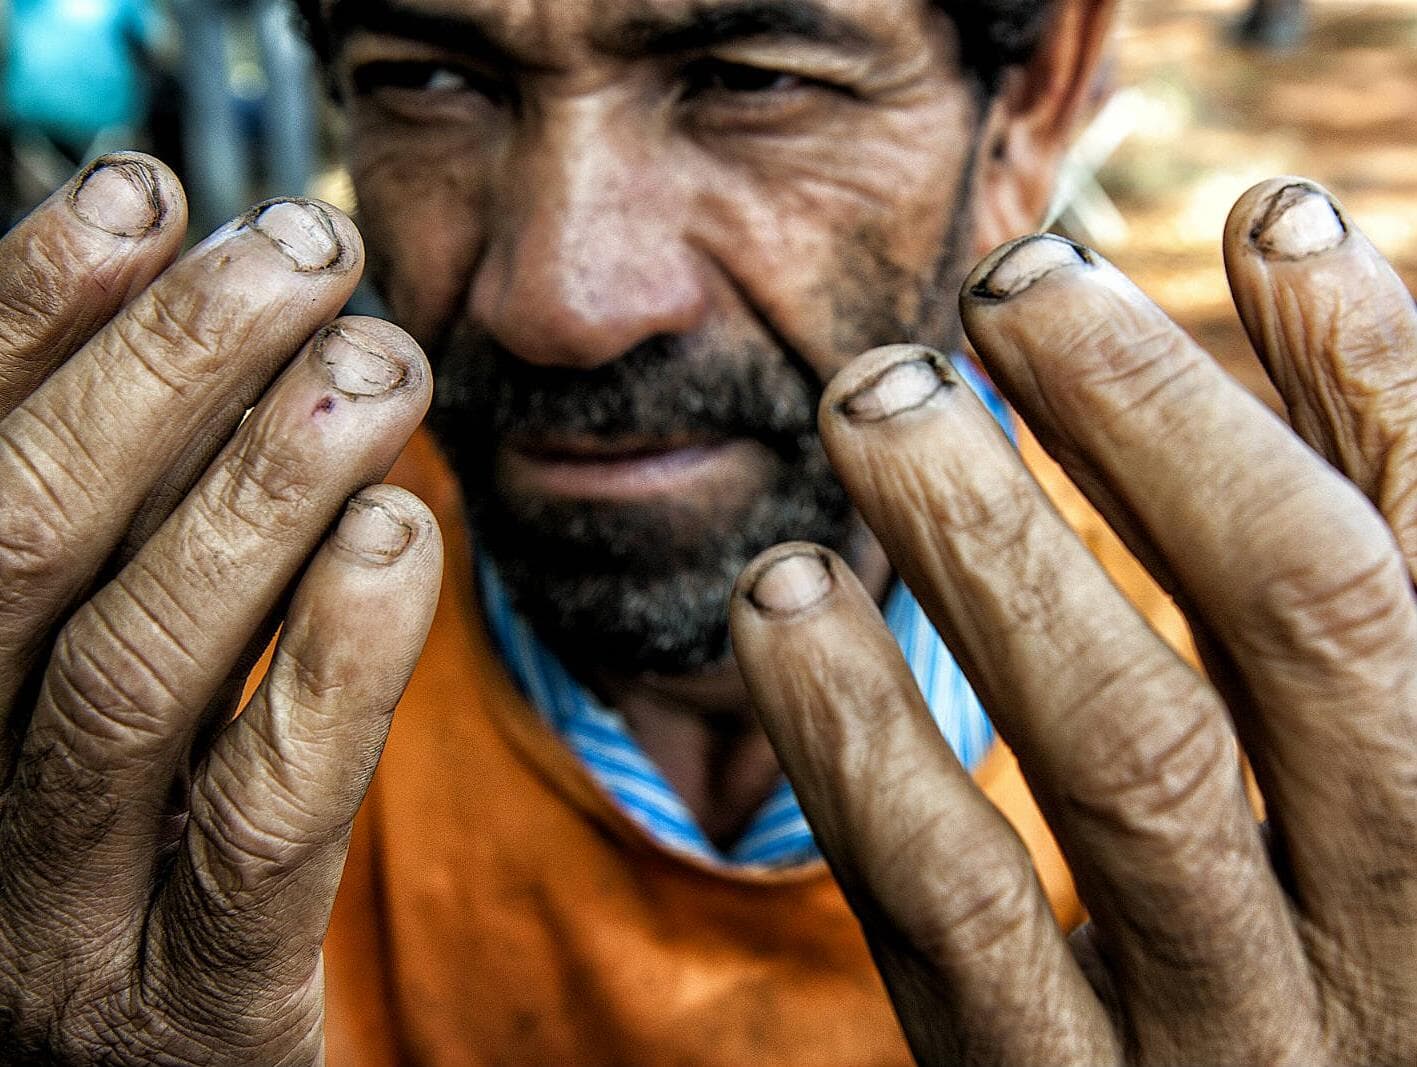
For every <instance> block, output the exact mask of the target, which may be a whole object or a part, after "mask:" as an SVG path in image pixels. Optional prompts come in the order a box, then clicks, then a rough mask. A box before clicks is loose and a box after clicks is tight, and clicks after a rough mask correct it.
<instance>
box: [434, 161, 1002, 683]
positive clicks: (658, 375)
mask: <svg viewBox="0 0 1417 1067" xmlns="http://www.w3.org/2000/svg"><path fill="white" fill-rule="evenodd" d="M977 151H978V145H977V144H974V145H973V146H972V147H971V151H970V155H969V158H968V160H967V162H966V165H965V167H964V170H963V173H964V174H965V175H967V176H972V175H973V174H974V169H975V168H974V159H975V154H976V153H977ZM969 202H970V196H969V181H968V180H966V181H965V182H963V183H962V184H961V187H960V189H959V191H958V193H957V198H956V202H955V204H954V215H953V224H952V225H951V226H950V228H949V230H948V232H947V234H946V235H945V239H944V242H943V246H942V247H941V248H940V250H939V254H938V257H937V258H936V259H935V261H934V263H933V264H931V266H930V268H928V269H927V270H926V271H925V272H924V273H923V274H921V275H912V274H910V273H909V272H907V271H905V270H903V269H901V268H900V267H898V266H897V265H895V264H893V263H892V262H891V260H890V257H889V256H888V254H887V253H886V251H885V246H886V242H884V241H883V240H877V239H876V238H875V236H874V235H873V234H872V233H870V232H863V233H858V234H856V235H854V236H853V237H852V238H851V239H848V240H846V241H843V242H842V244H841V246H840V247H839V249H838V254H837V256H836V262H837V264H838V265H839V267H840V275H839V278H840V279H841V280H840V283H839V284H838V285H837V286H836V287H835V288H834V289H833V294H832V308H831V310H832V318H833V322H834V329H833V331H832V332H833V341H834V347H835V348H836V349H837V350H838V351H839V352H841V353H844V354H845V355H846V356H850V355H854V354H855V353H858V352H862V351H865V350H866V349H868V348H871V347H874V346H876V345H880V344H886V343H889V342H896V341H914V342H919V343H922V344H926V345H932V346H934V347H936V348H939V349H941V350H942V351H951V350H954V349H957V348H958V345H959V343H960V339H961V335H962V330H961V327H960V323H959V319H958V316H957V312H956V306H955V303H954V301H953V300H947V299H944V297H943V294H946V293H950V294H952V293H955V292H958V290H959V286H960V284H962V282H963V280H964V275H965V273H966V269H967V266H968V263H967V262H966V258H965V253H966V250H967V247H968V242H967V236H968V227H967V224H966V220H967V218H968V214H967V212H966V210H965V209H966V206H967V205H968V204H969ZM429 355H430V357H431V358H432V363H433V367H434V369H435V373H436V380H437V388H436V390H435V395H434V399H433V406H432V409H431V411H430V414H429V425H430V427H431V428H432V430H433V432H434V434H435V435H436V437H437V438H438V440H439V442H440V444H441V445H442V447H443V449H444V451H445V452H446V453H447V454H448V456H449V459H450V460H451V462H452V464H453V467H454V470H455V471H456V473H457V476H458V479H459V482H460V483H461V486H462V490H463V496H464V500H465V502H466V506H467V508H468V514H469V519H470V521H471V524H472V528H473V530H474V531H475V532H476V537H477V544H478V550H479V551H481V552H484V553H486V554H487V556H488V557H489V558H490V560H491V561H492V563H493V564H494V565H495V566H496V568H497V570H498V572H499V574H500V575H501V577H502V580H503V584H504V585H505V586H506V588H507V591H508V595H509V596H510V598H511V600H512V604H513V606H514V607H515V608H516V609H517V610H518V611H519V612H520V613H521V614H522V615H523V616H524V617H525V618H526V619H527V621H528V622H529V623H530V624H531V626H532V628H533V629H534V630H535V632H536V633H537V636H538V637H539V638H540V639H541V640H542V641H543V642H545V643H546V645H547V646H548V647H549V648H551V650H552V651H554V652H555V653H556V654H557V655H558V656H559V657H560V658H561V659H562V661H563V662H564V663H566V665H567V666H568V667H569V668H570V669H571V671H572V673H574V674H577V676H579V677H582V678H585V677H587V676H591V675H594V674H602V675H611V676H619V677H634V676H636V675H641V674H645V673H657V674H666V675H683V674H688V673H690V672H693V671H696V670H699V669H701V668H704V667H708V666H710V665H713V664H717V663H720V662H722V661H723V660H725V659H726V658H727V656H728V655H729V653H730V649H729V643H728V600H729V596H730V594H731V593H732V590H733V584H734V582H735V581H736V580H737V576H738V574H739V573H740V572H741V571H742V569H743V568H744V567H746V566H747V564H748V563H749V562H751V561H752V559H753V558H754V557H755V556H757V555H758V554H759V553H760V552H763V551H765V550H766V549H768V548H770V547H772V546H773V545H775V544H778V543H780V542H782V541H791V540H804V541H814V542H816V543H818V544H822V545H825V546H827V547H829V548H831V549H833V550H835V551H836V552H838V553H839V554H841V555H843V556H844V557H846V558H847V560H848V562H853V557H854V556H855V555H856V553H857V551H859V549H860V547H861V545H862V544H863V541H864V537H863V535H864V534H865V527H864V524H863V523H862V521H861V519H860V518H859V517H858V516H857V514H856V512H855V511H854V510H853V508H852V505H851V503H850V500H849V499H848V497H847V495H846V492H845V490H844V489H843V488H842V487H841V484H840V483H839V482H838V480H837V478H836V475H835V473H834V472H833V470H832V468H831V465H830V463H829V462H828V460H827V458H826V453H825V451H824V449H823V448H822V444H821V440H820V438H819V437H818V433H817V405H818V402H819V401H820V399H821V395H822V392H823V390H824V388H825V384H824V382H823V381H822V380H821V379H820V378H819V377H818V375H817V374H815V373H814V372H813V371H812V370H811V369H810V367H809V365H808V364H807V362H806V361H805V360H803V359H802V358H801V356H800V355H798V354H797V353H795V352H793V351H791V350H790V349H789V348H788V347H786V345H785V344H779V343H778V342H777V341H776V339H775V338H772V337H768V336H763V335H760V334H757V333H750V334H749V335H748V336H746V337H743V336H738V337H727V336H717V337H716V336H714V333H713V331H711V330H710V331H706V332H705V333H704V334H702V335H695V336H693V337H683V336H672V337H671V336H663V337H656V338H653V339H652V340H650V341H649V342H647V343H645V344H642V345H640V346H638V347H636V348H634V349H632V350H631V351H629V352H627V353H626V354H625V355H624V356H622V357H621V358H619V359H617V360H615V361H613V362H611V363H608V364H605V365H602V366H600V367H597V368H595V369H593V370H590V371H585V370H576V369H568V368H564V367H546V366H537V365H534V364H530V363H527V362H525V361H523V360H520V359H518V358H516V357H515V356H514V355H512V354H511V353H509V352H508V351H507V350H506V349H505V348H504V347H502V346H501V345H500V344H498V343H497V341H496V340H495V339H493V338H491V337H489V336H487V335H486V334H483V333H479V332H477V331H476V330H474V329H472V328H470V327H468V326H466V325H460V326H454V327H453V328H452V329H451V330H450V331H449V332H448V333H446V334H445V335H444V337H443V338H442V339H441V340H440V341H439V342H437V343H435V344H433V345H431V346H430V351H429ZM523 435H525V436H527V437H530V438H533V439H534V438H536V437H539V436H542V435H548V436H549V435H588V436H595V437H603V438H607V439H611V438H616V437H629V438H644V439H650V440H654V439H663V440H675V439H686V440H696V439H705V440H716V439H722V440H734V439H738V440H749V441H752V442H755V443H756V444H758V445H760V446H762V449H763V451H764V453H765V454H766V455H767V456H768V457H769V460H770V462H769V472H768V474H767V476H766V478H765V479H764V481H763V484H762V486H761V489H760V491H758V492H756V493H754V494H752V496H751V497H750V498H749V500H748V502H747V503H746V504H745V505H743V506H741V507H738V508H736V509H734V508H726V507H723V506H721V505H720V504H719V503H718V502H716V501H714V500H683V501H656V502H654V503H652V504H648V503H647V504H642V505H631V504H625V503H615V504H608V503H599V502H586V501H568V500H546V499H535V498H527V497H519V496H517V495H516V494H512V493H507V492H504V491H503V489H502V488H501V487H500V486H499V485H498V481H497V476H496V468H497V456H498V450H499V448H500V446H501V445H502V443H504V442H506V441H508V440H511V439H515V438H516V437H518V436H523Z"/></svg>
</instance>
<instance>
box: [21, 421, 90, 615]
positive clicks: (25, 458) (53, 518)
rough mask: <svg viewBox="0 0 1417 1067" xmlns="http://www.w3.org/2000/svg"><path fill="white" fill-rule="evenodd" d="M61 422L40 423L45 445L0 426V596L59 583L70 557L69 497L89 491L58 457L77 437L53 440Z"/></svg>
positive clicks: (83, 496)
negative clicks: (0, 493)
mask: <svg viewBox="0 0 1417 1067" xmlns="http://www.w3.org/2000/svg"><path fill="white" fill-rule="evenodd" d="M60 432H62V421H59V420H56V421H54V422H51V423H49V425H47V426H46V427H45V430H44V433H45V434H46V435H47V436H48V437H49V438H51V441H50V442H49V444H50V447H48V448H45V447H42V446H41V443H40V441H39V440H38V439H26V440H24V441H21V440H17V439H16V437H15V435H14V434H13V433H11V432H9V428H5V429H3V430H0V478H3V482H4V486H5V497H6V499H5V506H4V507H3V508H0V575H3V576H4V578H5V580H4V582H0V600H3V601H8V600H10V599H12V598H14V597H17V596H25V597H28V596H30V595H32V592H33V590H34V589H36V588H45V587H48V586H52V585H54V584H56V583H62V582H63V581H64V580H65V575H64V574H63V572H62V568H63V564H64V561H65V560H66V559H68V558H69V557H70V556H71V555H72V540H73V538H72V530H73V528H74V520H73V517H72V513H73V511H74V507H75V498H76V497H77V498H78V499H80V500H86V499H87V497H88V494H89V492H90V490H89V489H88V488H87V487H86V484H85V480H84V479H83V478H81V477H76V476H75V473H74V472H73V471H71V470H70V469H69V466H68V464H66V462H65V461H64V459H63V457H64V456H65V455H66V454H68V453H71V452H74V451H76V450H79V451H81V446H79V445H78V443H77V441H73V442H69V443H67V444H66V443H64V442H62V441H54V440H52V439H53V438H55V437H56V435H58V434H59V433H60Z"/></svg>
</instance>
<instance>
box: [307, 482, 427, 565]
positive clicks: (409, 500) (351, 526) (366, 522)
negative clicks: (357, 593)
mask: <svg viewBox="0 0 1417 1067" xmlns="http://www.w3.org/2000/svg"><path fill="white" fill-rule="evenodd" d="M330 545H331V546H332V547H333V548H334V549H335V550H337V551H338V552H340V553H341V555H343V556H344V557H346V558H348V559H351V560H353V561H357V562H359V563H361V564H364V565H366V566H368V567H373V568H379V569H382V568H388V567H392V566H394V565H395V564H398V563H399V562H400V561H402V560H412V561H415V562H422V563H427V564H430V565H431V564H432V563H434V562H436V563H441V560H442V551H443V543H442V534H441V531H440V530H439V528H438V522H437V519H435V518H434V516H433V512H432V511H431V510H430V509H429V507H428V505H427V504H425V503H424V502H423V501H422V500H420V499H419V498H418V497H417V496H415V495H414V494H413V493H411V492H409V491H408V490H407V489H403V488H401V487H399V486H396V485H371V486H367V487H365V488H364V489H361V490H360V491H359V492H357V493H355V494H354V496H352V497H351V498H350V499H349V501H348V502H347V503H346V504H345V508H344V512H343V513H342V514H341V516H340V519H339V522H338V523H337V524H336V526H335V529H334V531H333V532H332V533H331V535H330ZM430 557H432V558H431V559H430Z"/></svg>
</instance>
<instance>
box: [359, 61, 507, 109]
mask: <svg viewBox="0 0 1417 1067" xmlns="http://www.w3.org/2000/svg"><path fill="white" fill-rule="evenodd" d="M351 79H352V81H353V83H354V91H355V93H357V94H358V95H360V96H370V95H372V94H374V93H378V92H380V91H381V90H401V91H403V92H408V93H419V94H426V95H428V96H430V97H453V96H456V95H457V94H459V93H477V94H478V95H480V96H484V97H486V98H487V99H488V100H491V101H492V102H494V103H501V102H502V101H503V100H505V99H506V96H507V90H506V87H505V86H504V85H503V84H502V83H501V82H500V81H499V80H498V79H496V78H495V77H492V76H490V75H488V74H485V73H481V72H478V71H474V70H469V69H466V68H463V67H459V66H456V65H454V64H451V63H432V62H424V61H408V60H399V61H387V60H384V61H378V62H372V63H365V64H363V65H362V66H359V67H357V68H356V69H355V70H354V72H353V74H352V75H351Z"/></svg>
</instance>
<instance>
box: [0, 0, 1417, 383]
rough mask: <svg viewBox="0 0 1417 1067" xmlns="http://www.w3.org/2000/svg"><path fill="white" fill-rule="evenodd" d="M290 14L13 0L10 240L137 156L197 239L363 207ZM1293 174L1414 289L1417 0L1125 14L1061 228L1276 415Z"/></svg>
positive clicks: (4, 212)
mask: <svg viewBox="0 0 1417 1067" xmlns="http://www.w3.org/2000/svg"><path fill="white" fill-rule="evenodd" d="M287 2H288V0H0V91H2V92H3V96H0V229H4V228H7V227H8V226H9V225H10V224H11V223H12V222H13V221H14V220H16V219H18V218H19V217H21V216H22V215H23V214H24V213H25V212H26V211H27V210H29V208H30V207H32V206H33V205H34V204H36V203H38V201H39V200H41V199H42V198H43V197H44V196H45V195H46V194H47V192H48V191H49V190H51V189H53V188H54V187H55V186H57V185H59V184H60V183H61V182H63V181H64V180H65V179H66V178H67V177H68V175H69V174H70V173H72V171H73V170H74V168H75V167H76V166H77V165H79V164H80V163H82V162H83V161H85V160H87V159H90V158H92V157H93V156H95V155H98V154H100V153H102V152H104V151H109V150H112V149H115V148H122V147H138V148H143V149H146V150H148V151H152V152H154V153H156V154H157V155H159V156H161V157H162V158H163V159H165V160H167V161H168V162H169V163H171V164H172V165H173V166H174V167H175V168H176V169H177V170H178V172H179V173H180V174H181V176H182V178H183V181H184V183H185V184H186V187H187V190H188V196H189V200H190V202H191V206H192V219H193V223H192V230H193V233H194V234H202V233H205V232H207V231H209V230H211V229H213V228H215V227H216V226H217V225H219V224H221V223H222V222H224V221H225V220H226V219H227V218H230V217H231V216H232V215H235V214H237V213H238V212H240V211H241V210H244V209H245V208H246V207H247V206H249V205H250V204H251V203H253V202H255V201H257V200H260V199H264V198H265V197H267V196H272V195H276V194H289V193H308V194H312V195H315V196H319V197H322V198H323V199H326V200H330V201H331V202H334V203H336V204H338V205H340V206H341V207H345V208H350V207H352V206H353V205H352V203H351V199H352V198H351V194H350V190H349V183H348V181H347V180H346V178H345V176H344V174H343V171H342V170H341V168H340V166H339V163H338V143H339V129H338V115H337V113H336V112H335V111H334V110H333V109H332V108H331V107H330V106H329V103H328V101H327V100H326V99H325V97H324V94H323V92H322V90H321V88H320V80H319V74H318V72H317V71H316V69H315V67H314V64H313V61H312V59H311V57H310V55H309V53H308V52H307V50H306V49H305V46H304V43H303V40H302V39H301V36H300V31H299V28H298V26H297V24H296V21H295V19H294V16H293V14H292V11H291V9H290V8H289V7H288V6H287ZM1285 173H1296V174H1303V175H1306V176H1308V177H1311V178H1314V179H1317V180H1318V181H1320V182H1323V183H1324V184H1326V185H1327V186H1329V188H1331V189H1332V190H1334V191H1335V192H1336V193H1337V194H1338V195H1339V197H1340V198H1341V199H1342V200H1343V201H1344V203H1345V204H1346V206H1347V207H1348V209H1349V210H1350V212H1351V213H1352V214H1353V215H1354V216H1355V217H1356V218H1357V220H1358V221H1359V223H1360V225H1362V226H1363V227H1364V229H1365V230H1366V231H1367V233H1368V234H1369V236H1370V237H1371V238H1372V239H1373V240H1374V241H1375V242H1376V244H1377V245H1378V246H1379V247H1380V248H1381V249H1382V250H1383V251H1384V252H1386V253H1387V255H1388V256H1389V257H1390V258H1391V259H1392V261H1393V263H1394V264H1395V266H1396V267H1397V269H1398V271H1399V272H1400V273H1402V274H1403V276H1404V278H1405V279H1406V280H1407V283H1408V285H1409V287H1410V288H1417V0H1382V2H1358V0H1188V2H1181V3H1178V2H1176V0H1123V6H1122V9H1121V18H1120V26H1119V30H1118V34H1117V38H1116V46H1115V51H1114V54H1113V56H1112V58H1111V60H1110V62H1109V63H1108V65H1107V68H1106V70H1105V71H1104V74H1103V77H1102V78H1101V79H1100V80H1099V83H1098V85H1097V92H1096V101H1095V113H1094V115H1093V116H1092V117H1091V119H1090V122H1089V124H1088V125H1087V127H1086V129H1085V130H1084V131H1083V132H1082V135H1081V137H1080V138H1079V141H1078V144H1077V148H1076V151H1075V152H1074V154H1073V157H1072V159H1071V161H1070V163H1069V165H1068V167H1067V168H1066V171H1065V173H1064V176H1063V181H1062V183H1061V187H1060V190H1059V197H1058V200H1057V203H1056V204H1055V210H1054V212H1053V215H1054V218H1053V220H1052V221H1053V223H1054V225H1055V227H1056V228H1058V229H1060V230H1062V231H1064V232H1067V233H1069V234H1070V235H1072V236H1075V237H1077V238H1078V239H1080V240H1083V241H1085V242H1087V243H1089V244H1091V245H1093V246H1094V247H1096V248H1098V249H1099V250H1100V251H1101V252H1103V253H1104V254H1106V255H1107V256H1109V257H1110V258H1111V259H1112V260H1113V261H1114V262H1116V263H1117V264H1118V265H1119V266H1120V267H1121V268H1122V269H1123V270H1125V271H1127V272H1128V273H1129V274H1130V275H1131V276H1132V277H1133V278H1134V279H1135V280H1136V281H1137V282H1138V283H1139V284H1140V285H1141V286H1142V287H1143V288H1144V289H1146V290H1147V291H1148V292H1149V293H1151V294H1152V296H1154V297H1155V298H1156V299H1157V300H1158V301H1159V302H1160V303H1161V305H1162V306H1163V307H1165V308H1166V309H1167V310H1168V311H1169V312H1170V313H1171V314H1172V315H1173V316H1174V317H1175V318H1176V319H1177V320H1178V321H1179V322H1180V323H1181V324H1182V325H1183V326H1185V327H1186V328H1187V329H1188V330H1190V331H1191V333H1192V334H1193V335H1195V336H1196V337H1197V338H1198V339H1199V340H1200V341H1201V342H1202V343H1203V344H1205V345H1206V346H1207V347H1208V348H1209V349H1210V350H1211V351H1212V352H1214V353H1215V354H1216V356H1217V357H1219V358H1220V359H1221V361H1222V362H1223V363H1224V364H1225V365H1226V366H1227V367H1228V368H1229V369H1230V370H1231V371H1232V372H1233V373H1234V374H1236V375H1237V376H1238V377H1239V378H1241V379H1242V380H1243V381H1244V382H1246V384H1248V385H1250V386H1251V387H1252V388H1253V389H1255V390H1256V391H1257V392H1259V393H1260V394H1261V395H1263V396H1265V397H1266V399H1268V400H1270V401H1271V402H1273V400H1274V397H1273V394H1272V391H1271V390H1270V389H1269V386H1268V383H1267V381H1266V380H1265V379H1264V376H1263V374H1262V372H1261V371H1260V369H1259V367H1258V365H1257V363H1256V362H1255V360H1254V358H1253V356H1252V355H1250V353H1249V348H1248V345H1247V344H1246V343H1245V341H1244V338H1243V336H1242V334H1241V332H1240V329H1239V325H1238V322H1237V320H1236V318H1235V314H1234V311H1233V308H1232V307H1231V304H1230V298H1229V294H1228V290H1227V288H1226V285H1225V279H1224V272H1223V269H1222V267H1221V261H1220V235H1221V230H1222V227H1223V225H1224V221H1225V216H1226V213H1227V212H1228V210H1229V208H1230V206H1231V204H1232V203H1233V202H1234V201H1235V199H1236V198H1237V197H1238V196H1239V195H1240V193H1242V192H1243V191H1244V190H1245V189H1246V188H1248V187H1249V186H1250V185H1251V184H1253V183H1254V182H1256V181H1258V180H1260V179H1261V178H1265V177H1268V176H1271V175H1275V174H1285Z"/></svg>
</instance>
